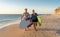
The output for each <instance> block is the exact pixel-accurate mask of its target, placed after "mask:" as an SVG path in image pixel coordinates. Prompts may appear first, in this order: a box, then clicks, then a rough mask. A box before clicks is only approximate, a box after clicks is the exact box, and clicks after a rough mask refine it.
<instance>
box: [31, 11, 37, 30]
mask: <svg viewBox="0 0 60 37" xmlns="http://www.w3.org/2000/svg"><path fill="white" fill-rule="evenodd" d="M32 12H33V13H32V15H31V20H32V23H33V25H34V29H35V30H37V29H36V26H37V22H38V19H37V16H38V15H37V13H35V10H32Z"/></svg>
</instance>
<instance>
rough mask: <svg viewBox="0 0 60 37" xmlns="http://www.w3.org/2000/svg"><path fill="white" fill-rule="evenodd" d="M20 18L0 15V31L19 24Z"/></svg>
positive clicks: (13, 15) (15, 15)
mask: <svg viewBox="0 0 60 37" xmlns="http://www.w3.org/2000/svg"><path fill="white" fill-rule="evenodd" d="M39 15H43V14H39ZM20 17H21V14H0V29H1V28H3V27H5V26H8V25H11V24H15V23H19V21H20V20H19V19H20Z"/></svg>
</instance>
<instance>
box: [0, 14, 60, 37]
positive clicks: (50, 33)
mask: <svg viewBox="0 0 60 37" xmlns="http://www.w3.org/2000/svg"><path fill="white" fill-rule="evenodd" d="M41 18H42V22H43V23H42V26H40V27H39V26H38V27H37V29H38V31H34V29H33V27H31V28H30V30H28V31H24V30H22V29H20V28H19V25H18V24H13V25H10V26H7V27H5V28H2V29H0V37H60V15H47V16H43V17H41Z"/></svg>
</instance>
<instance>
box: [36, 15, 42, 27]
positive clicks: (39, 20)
mask: <svg viewBox="0 0 60 37" xmlns="http://www.w3.org/2000/svg"><path fill="white" fill-rule="evenodd" d="M37 19H38V24H39V26H41V24H42V19H41V17H40V16H37Z"/></svg>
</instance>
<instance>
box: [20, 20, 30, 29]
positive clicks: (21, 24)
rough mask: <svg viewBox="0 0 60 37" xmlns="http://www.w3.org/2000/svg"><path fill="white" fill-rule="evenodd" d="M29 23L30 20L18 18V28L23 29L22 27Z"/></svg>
mask: <svg viewBox="0 0 60 37" xmlns="http://www.w3.org/2000/svg"><path fill="white" fill-rule="evenodd" d="M29 24H30V20H25V19H23V20H20V24H19V25H20V26H19V27H20V28H21V29H24V28H26V27H27V26H28V25H29Z"/></svg>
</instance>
